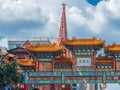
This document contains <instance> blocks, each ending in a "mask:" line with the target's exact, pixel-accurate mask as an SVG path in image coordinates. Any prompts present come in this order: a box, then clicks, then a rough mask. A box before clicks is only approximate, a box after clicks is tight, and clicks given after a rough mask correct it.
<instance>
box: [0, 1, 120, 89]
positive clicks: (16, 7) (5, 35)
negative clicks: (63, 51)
mask: <svg viewBox="0 0 120 90" xmlns="http://www.w3.org/2000/svg"><path fill="white" fill-rule="evenodd" d="M63 2H65V3H66V4H67V7H66V14H67V27H68V35H69V38H71V37H73V36H76V37H77V38H90V37H93V36H95V37H97V38H102V39H104V40H106V43H107V44H108V43H113V42H116V43H120V0H101V1H100V0H0V39H1V42H0V45H2V46H3V45H6V44H7V43H6V41H7V40H18V39H19V40H20V39H29V38H31V37H50V38H56V37H58V32H59V24H60V17H61V4H62V3H63ZM116 86H117V85H116ZM118 86H119V85H118ZM112 87H113V88H114V89H112ZM118 88H120V87H118ZM106 90H118V89H117V87H116V89H115V87H114V86H108V89H106Z"/></svg>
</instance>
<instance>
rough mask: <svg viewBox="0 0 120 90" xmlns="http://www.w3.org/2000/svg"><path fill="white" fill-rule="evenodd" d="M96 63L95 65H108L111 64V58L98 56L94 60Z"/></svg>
mask: <svg viewBox="0 0 120 90" xmlns="http://www.w3.org/2000/svg"><path fill="white" fill-rule="evenodd" d="M96 62H97V63H109V62H113V58H110V57H108V56H101V55H99V56H98V57H97V58H96Z"/></svg>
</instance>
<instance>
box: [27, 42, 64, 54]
mask: <svg viewBox="0 0 120 90" xmlns="http://www.w3.org/2000/svg"><path fill="white" fill-rule="evenodd" d="M27 50H29V51H35V52H56V51H60V50H62V47H60V46H57V45H55V44H37V45H35V46H31V47H28V48H27Z"/></svg>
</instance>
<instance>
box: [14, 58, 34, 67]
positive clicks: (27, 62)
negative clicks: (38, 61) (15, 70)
mask: <svg viewBox="0 0 120 90" xmlns="http://www.w3.org/2000/svg"><path fill="white" fill-rule="evenodd" d="M16 62H17V64H18V65H20V66H35V61H33V60H32V59H23V60H16Z"/></svg>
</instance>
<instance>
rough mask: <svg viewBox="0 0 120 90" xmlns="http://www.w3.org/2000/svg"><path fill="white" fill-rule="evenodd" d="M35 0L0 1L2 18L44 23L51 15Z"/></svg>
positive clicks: (4, 19)
mask: <svg viewBox="0 0 120 90" xmlns="http://www.w3.org/2000/svg"><path fill="white" fill-rule="evenodd" d="M32 1H33V0H26V1H21V2H19V0H18V1H14V0H9V1H7V0H6V1H4V0H3V1H1V2H0V13H1V15H0V20H1V21H7V22H8V21H9V22H14V21H17V20H25V21H34V22H39V23H44V22H45V21H46V20H49V16H48V15H47V14H44V13H43V11H42V10H41V8H40V5H38V4H36V3H35V2H33V3H32Z"/></svg>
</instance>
